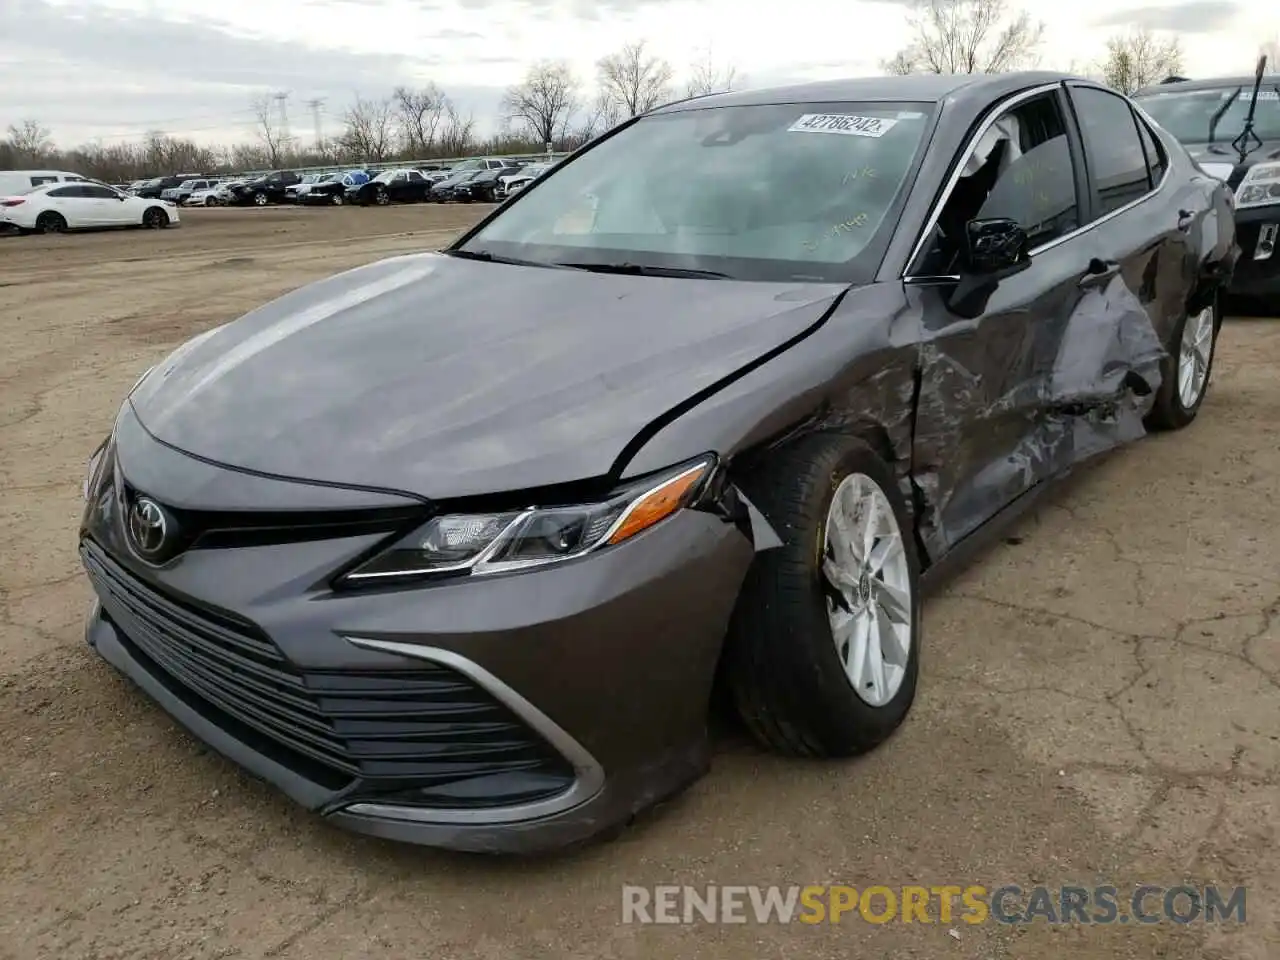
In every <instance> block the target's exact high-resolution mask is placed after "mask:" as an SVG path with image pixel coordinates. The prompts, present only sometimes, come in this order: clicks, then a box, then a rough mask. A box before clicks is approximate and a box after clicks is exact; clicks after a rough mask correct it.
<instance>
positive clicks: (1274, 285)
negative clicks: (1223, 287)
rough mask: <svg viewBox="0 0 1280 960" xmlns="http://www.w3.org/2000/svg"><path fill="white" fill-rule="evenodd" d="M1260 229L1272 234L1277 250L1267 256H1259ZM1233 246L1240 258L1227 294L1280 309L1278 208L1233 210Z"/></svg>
mask: <svg viewBox="0 0 1280 960" xmlns="http://www.w3.org/2000/svg"><path fill="white" fill-rule="evenodd" d="M1264 230H1265V231H1267V232H1269V233H1271V234H1275V235H1276V236H1275V238H1274V241H1273V242H1274V243H1275V245H1276V247H1277V249H1276V250H1275V252H1273V253H1271V254H1270V256H1263V257H1259V256H1258V253H1259V240H1260V239H1261V237H1262V234H1263V232H1264ZM1236 243H1238V244H1239V245H1240V259H1239V260H1237V261H1236V266H1235V273H1234V275H1233V276H1232V278H1231V287H1230V292H1231V293H1232V294H1233V295H1235V296H1239V297H1249V298H1253V299H1256V300H1263V301H1270V302H1271V304H1272V305H1273V306H1275V307H1277V308H1280V205H1276V206H1271V207H1252V208H1248V209H1245V210H1237V211H1236Z"/></svg>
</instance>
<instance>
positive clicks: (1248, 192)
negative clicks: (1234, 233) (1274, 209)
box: [1236, 163, 1280, 209]
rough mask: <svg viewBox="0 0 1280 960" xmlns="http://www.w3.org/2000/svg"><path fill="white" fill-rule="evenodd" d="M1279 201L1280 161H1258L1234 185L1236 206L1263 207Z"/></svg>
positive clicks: (1240, 207)
mask: <svg viewBox="0 0 1280 960" xmlns="http://www.w3.org/2000/svg"><path fill="white" fill-rule="evenodd" d="M1271 203H1280V163H1260V164H1258V165H1257V166H1256V167H1254V168H1252V169H1251V170H1250V171H1249V172H1248V173H1246V174H1245V175H1244V179H1243V180H1241V181H1240V186H1238V187H1236V207H1237V209H1244V208H1246V207H1265V206H1267V205H1268V204H1271Z"/></svg>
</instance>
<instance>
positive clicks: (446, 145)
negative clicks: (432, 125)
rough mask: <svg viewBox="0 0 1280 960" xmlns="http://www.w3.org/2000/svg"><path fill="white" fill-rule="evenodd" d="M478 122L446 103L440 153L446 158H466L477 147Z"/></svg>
mask: <svg viewBox="0 0 1280 960" xmlns="http://www.w3.org/2000/svg"><path fill="white" fill-rule="evenodd" d="M475 126H476V121H475V118H474V117H472V116H466V117H463V116H461V115H460V114H459V113H458V111H457V110H456V109H455V108H454V106H453V104H451V103H446V104H445V108H444V117H443V119H442V120H441V124H440V135H439V144H440V151H441V152H442V153H443V154H444V155H445V156H446V157H464V156H466V155H467V154H468V153H470V152H471V149H472V147H474V146H475Z"/></svg>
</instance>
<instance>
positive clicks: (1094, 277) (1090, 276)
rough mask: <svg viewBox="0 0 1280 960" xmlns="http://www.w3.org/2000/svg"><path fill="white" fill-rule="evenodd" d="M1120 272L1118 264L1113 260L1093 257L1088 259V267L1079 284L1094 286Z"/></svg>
mask: <svg viewBox="0 0 1280 960" xmlns="http://www.w3.org/2000/svg"><path fill="white" fill-rule="evenodd" d="M1119 272H1120V264H1119V263H1118V262H1116V261H1115V260H1099V259H1098V258H1097V257H1094V258H1093V259H1092V260H1090V261H1089V266H1088V269H1086V270H1085V273H1084V276H1083V277H1081V278H1080V286H1082V287H1096V286H1100V285H1101V284H1104V283H1106V282H1107V281H1109V280H1110V279H1111V278H1112V277H1114V276H1115V275H1116V274H1117V273H1119Z"/></svg>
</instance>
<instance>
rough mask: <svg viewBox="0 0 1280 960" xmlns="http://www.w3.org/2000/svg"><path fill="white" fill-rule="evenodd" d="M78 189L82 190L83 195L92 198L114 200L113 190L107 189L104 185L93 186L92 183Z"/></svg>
mask: <svg viewBox="0 0 1280 960" xmlns="http://www.w3.org/2000/svg"><path fill="white" fill-rule="evenodd" d="M80 189H81V191H83V195H84V196H86V197H90V198H92V199H94V200H114V199H115V198H116V194H115V191H113V190H108V189H107V188H106V187H95V186H93V185H89V186H86V187H81V188H80Z"/></svg>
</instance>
